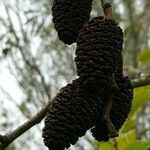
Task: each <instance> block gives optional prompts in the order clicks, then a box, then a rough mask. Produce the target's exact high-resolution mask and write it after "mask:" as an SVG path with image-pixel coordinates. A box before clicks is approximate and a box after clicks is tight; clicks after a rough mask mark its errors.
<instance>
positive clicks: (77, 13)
mask: <svg viewBox="0 0 150 150" xmlns="http://www.w3.org/2000/svg"><path fill="white" fill-rule="evenodd" d="M92 1H93V0H54V2H53V7H52V16H53V22H54V26H55V29H56V31H57V32H58V36H59V39H60V40H62V41H63V42H64V43H65V44H69V45H70V44H72V43H74V42H76V40H77V36H78V32H79V30H80V29H81V28H82V26H83V24H84V23H85V22H86V21H88V20H89V18H90V12H91V9H92Z"/></svg>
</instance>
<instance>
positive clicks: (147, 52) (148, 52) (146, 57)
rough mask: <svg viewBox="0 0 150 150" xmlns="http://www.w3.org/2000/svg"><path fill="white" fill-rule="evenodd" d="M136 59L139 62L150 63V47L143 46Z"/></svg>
mask: <svg viewBox="0 0 150 150" xmlns="http://www.w3.org/2000/svg"><path fill="white" fill-rule="evenodd" d="M138 59H139V61H140V62H141V64H149V63H150V48H145V49H144V50H142V51H141V52H140V53H139V55H138Z"/></svg>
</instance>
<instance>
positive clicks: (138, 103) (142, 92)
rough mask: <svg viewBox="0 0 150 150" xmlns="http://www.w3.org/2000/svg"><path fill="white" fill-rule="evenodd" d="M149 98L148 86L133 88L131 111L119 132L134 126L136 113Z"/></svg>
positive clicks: (149, 87)
mask: <svg viewBox="0 0 150 150" xmlns="http://www.w3.org/2000/svg"><path fill="white" fill-rule="evenodd" d="M149 100H150V86H144V87H140V88H136V89H135V90H134V98H133V101H132V107H131V111H130V113H129V116H128V118H127V120H126V122H125V123H124V125H123V127H122V128H121V130H120V133H121V134H122V133H125V132H128V131H130V130H132V129H134V128H135V124H136V115H137V113H138V112H139V110H140V108H141V107H142V106H143V105H144V104H145V102H147V101H149Z"/></svg>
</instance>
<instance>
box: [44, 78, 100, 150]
mask: <svg viewBox="0 0 150 150" xmlns="http://www.w3.org/2000/svg"><path fill="white" fill-rule="evenodd" d="M80 84H81V79H77V80H75V81H73V83H72V84H68V85H67V86H66V87H64V88H62V89H61V91H60V93H59V94H57V96H56V97H55V98H54V100H53V101H52V103H51V105H50V108H49V112H48V114H47V116H46V119H45V127H44V128H43V135H42V136H43V138H44V143H45V145H46V146H47V147H48V148H49V150H63V149H64V148H65V147H66V148H68V147H69V146H70V144H75V143H76V141H77V140H78V138H79V137H81V136H83V135H84V134H85V132H86V131H87V130H88V129H90V128H91V127H93V126H94V125H95V123H96V120H97V118H99V117H100V114H101V106H102V104H101V103H102V101H101V99H99V100H98V99H97V98H96V96H95V95H92V94H89V93H88V92H87V91H85V90H84V89H82V88H81V86H80Z"/></svg>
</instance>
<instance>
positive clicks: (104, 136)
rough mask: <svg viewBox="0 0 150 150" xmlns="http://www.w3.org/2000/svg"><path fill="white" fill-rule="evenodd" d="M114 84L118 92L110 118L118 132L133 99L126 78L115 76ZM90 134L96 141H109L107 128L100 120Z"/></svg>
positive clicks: (129, 83)
mask: <svg viewBox="0 0 150 150" xmlns="http://www.w3.org/2000/svg"><path fill="white" fill-rule="evenodd" d="M116 82H117V84H118V90H117V92H116V94H115V97H114V99H113V105H112V110H111V112H110V118H111V120H112V123H113V124H114V126H115V128H116V130H117V131H118V130H119V129H120V128H121V126H122V125H123V123H124V122H125V120H126V118H127V117H128V114H129V112H130V109H131V104H132V98H133V88H132V86H131V82H130V80H129V78H128V77H127V76H123V75H116ZM91 132H92V134H93V136H94V137H95V139H96V140H98V141H107V140H109V131H108V128H107V127H106V125H105V124H104V123H103V122H102V121H101V120H100V119H99V121H98V122H97V123H96V126H95V127H94V128H93V129H92V130H91Z"/></svg>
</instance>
